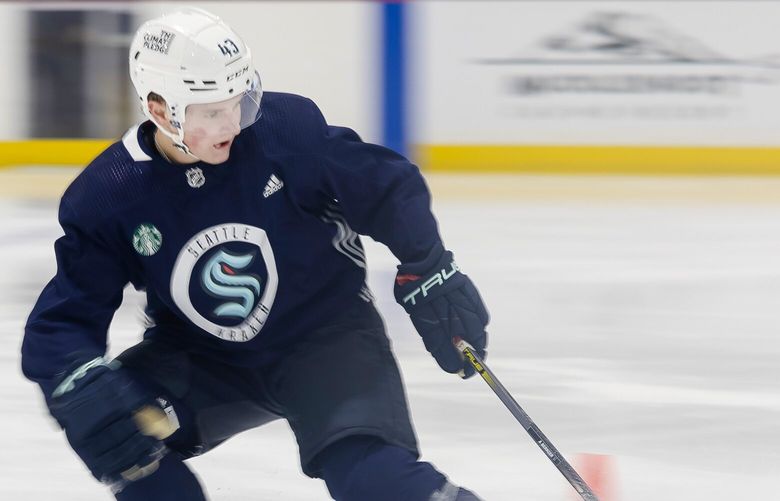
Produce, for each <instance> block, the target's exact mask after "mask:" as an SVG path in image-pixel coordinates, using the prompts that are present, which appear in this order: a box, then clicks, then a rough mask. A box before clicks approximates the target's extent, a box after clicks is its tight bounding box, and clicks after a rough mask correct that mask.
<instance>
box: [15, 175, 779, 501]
mask: <svg viewBox="0 0 780 501" xmlns="http://www.w3.org/2000/svg"><path fill="white" fill-rule="evenodd" d="M672 182H673V181H670V183H672ZM436 210H437V215H438V218H439V220H440V223H441V228H442V232H443V235H444V236H445V241H446V243H447V245H448V246H449V247H450V248H452V249H453V250H455V251H456V256H457V258H458V261H459V263H460V265H461V267H462V268H463V269H464V270H465V271H466V272H467V273H468V274H469V275H470V276H471V277H472V278H473V279H474V281H475V282H476V284H477V285H478V287H479V289H480V291H481V292H482V295H483V297H484V299H485V301H486V303H487V304H488V306H489V308H490V310H491V313H492V322H491V326H490V329H489V330H490V334H491V342H490V347H489V348H490V356H489V358H488V363H489V365H490V367H491V368H492V369H493V371H494V372H495V373H496V375H497V376H498V377H499V378H500V380H501V381H502V382H503V384H504V385H505V386H506V387H507V388H508V389H510V391H512V393H513V394H514V396H515V398H516V399H517V400H518V401H519V403H520V404H521V405H522V406H523V407H524V408H525V410H526V411H527V412H528V413H529V414H530V416H531V417H532V418H533V419H534V420H535V421H536V423H537V424H538V425H539V427H540V428H541V429H542V430H543V431H544V432H545V433H546V434H547V436H548V437H549V438H550V440H551V441H552V442H553V443H554V444H555V445H556V446H557V447H558V449H559V450H560V451H561V452H562V453H563V454H564V455H565V456H567V457H569V459H573V458H574V457H575V456H576V455H577V454H578V453H581V452H587V453H597V454H607V455H610V456H612V459H613V464H614V465H615V472H614V482H615V483H616V484H617V487H618V491H619V494H620V495H619V497H618V499H620V500H623V501H657V500H659V499H663V500H665V501H689V500H694V501H697V500H702V501H726V500H728V501H731V500H734V499H740V500H742V499H744V500H747V499H761V500H769V499H780V495H778V494H777V490H776V488H775V485H774V484H775V481H774V479H776V478H778V476H780V392H779V391H778V390H779V389H780V384H779V381H780V340H778V333H777V331H778V320H779V319H780V200H778V203H777V204H772V203H761V204H751V203H749V202H745V203H729V204H718V203H714V202H713V203H709V202H701V201H699V202H698V203H695V204H691V203H669V202H663V203H662V202H659V201H654V200H645V201H641V200H638V201H636V202H631V201H625V200H623V201H622V202H621V203H619V204H614V203H610V202H608V201H598V200H582V201H575V200H572V201H567V200H560V199H559V200H551V201H549V202H543V201H539V200H524V199H518V200H506V199H505V200H503V201H489V200H485V199H484V197H483V198H482V199H480V200H473V201H462V200H461V201H456V200H450V199H447V198H446V197H445V198H444V199H443V200H441V201H439V202H437V203H436ZM0 228H2V238H1V239H0V262H2V263H3V264H2V266H3V271H2V274H0V333H2V335H0V405H2V412H0V499H2V500H25V501H26V500H30V501H37V500H41V501H43V500H57V501H65V500H74V501H75V500H79V501H87V500H103V499H110V497H109V496H108V494H107V492H106V491H105V489H104V488H102V487H101V486H100V485H98V484H97V483H95V482H94V481H93V480H92V479H91V477H90V475H89V474H88V472H87V471H86V470H85V469H84V467H83V466H82V465H81V464H80V462H79V461H78V460H77V458H76V457H75V456H74V454H73V453H72V452H70V450H69V449H68V448H67V446H66V443H65V439H64V436H63V435H62V433H61V432H59V431H58V430H57V427H56V426H55V424H54V423H53V421H52V420H51V419H50V418H49V417H48V416H47V414H46V412H45V409H44V407H43V405H42V400H41V397H40V395H39V394H38V391H37V388H36V387H35V386H33V385H32V384H31V383H29V382H28V381H26V380H25V379H24V378H23V376H22V375H21V372H20V369H19V347H20V343H21V333H22V328H23V325H24V321H25V319H26V316H27V314H28V313H29V310H30V308H31V307H32V304H33V303H34V301H35V299H36V297H37V295H38V293H39V291H40V289H41V287H42V286H43V285H44V284H45V282H46V281H47V280H48V278H49V277H50V275H51V274H52V273H53V271H54V262H53V251H52V242H53V240H54V239H55V238H56V237H57V236H58V235H59V233H60V230H59V228H58V226H57V223H56V204H55V203H54V202H48V201H43V202H42V201H37V202H32V201H9V200H6V201H0ZM365 244H366V246H367V248H368V255H369V265H370V268H371V274H370V282H371V285H372V289H373V291H374V293H375V294H376V296H377V298H378V299H377V303H378V306H379V308H380V309H381V310H382V312H383V313H384V315H385V319H386V322H387V325H388V328H389V332H390V333H391V338H392V340H393V343H394V346H395V351H396V354H397V358H398V360H399V363H400V365H401V369H402V372H403V375H404V378H405V380H406V383H407V389H408V396H409V401H410V404H411V408H412V414H413V416H414V422H415V426H416V430H417V433H418V437H419V439H420V444H421V448H422V451H423V455H424V459H426V460H429V461H432V462H433V463H435V464H436V465H437V467H439V468H440V469H441V470H442V471H444V472H446V473H447V474H448V475H450V477H451V478H452V479H453V480H454V481H455V482H458V483H461V484H463V485H466V486H468V487H470V488H472V489H473V490H474V491H476V492H478V493H479V494H480V495H481V496H482V497H484V498H485V499H486V500H492V501H501V500H505V501H510V500H511V501H515V500H523V501H525V500H527V501H554V500H556V501H557V500H560V501H564V500H569V501H570V500H572V499H575V498H573V497H571V494H570V488H569V487H568V484H566V482H565V481H564V479H563V477H562V476H561V475H560V474H559V473H558V471H557V470H556V469H555V468H554V467H553V466H552V464H551V463H549V462H548V460H547V459H546V458H545V456H544V455H543V454H542V453H541V451H540V450H539V449H538V448H537V447H536V446H535V445H534V444H533V442H532V441H531V440H530V438H529V437H528V436H527V435H526V433H525V432H524V431H523V429H522V428H521V427H520V426H519V425H518V424H517V422H516V421H514V419H513V418H512V416H511V415H510V414H509V413H508V412H507V411H506V409H505V408H504V407H503V406H502V405H501V403H500V402H499V401H498V399H497V398H496V397H495V396H494V395H493V394H492V392H491V391H490V389H489V388H488V387H487V386H486V385H485V384H484V382H482V381H481V380H479V379H472V380H469V381H466V382H463V381H460V380H459V379H457V378H456V377H453V376H449V375H447V374H444V373H442V372H440V371H439V370H438V368H437V367H436V366H435V364H434V362H433V361H432V359H430V357H429V356H428V354H427V353H426V352H425V351H424V350H423V347H422V344H421V343H420V341H419V339H418V338H417V336H416V334H414V333H413V331H412V330H411V326H410V324H409V322H408V320H407V319H406V318H405V315H404V314H403V312H402V310H401V309H400V308H399V307H398V306H396V305H395V303H394V301H393V299H392V295H391V285H392V277H393V275H394V265H395V261H394V258H393V257H392V256H391V255H389V253H387V251H385V250H384V249H383V248H381V247H380V246H378V245H377V244H375V243H373V242H371V241H365ZM139 304H140V297H139V296H138V294H136V293H134V292H130V291H129V292H128V294H127V295H126V304H125V305H124V306H123V308H122V309H121V310H120V312H119V313H118V314H117V317H116V319H115V322H114V325H113V327H112V339H113V343H112V345H111V351H112V352H113V353H116V352H118V351H120V350H121V349H123V348H125V347H127V346H129V345H131V344H133V343H134V342H135V341H136V340H137V339H138V338H139V336H140V328H139V327H138V326H137V325H138V323H137V318H136V315H137V310H138V307H139ZM190 464H191V466H192V467H193V468H194V469H195V470H196V471H197V473H198V475H199V476H200V478H201V479H202V481H203V482H204V483H205V485H206V486H207V489H208V492H209V495H210V498H211V499H212V500H250V499H251V500H262V499H269V500H271V499H273V500H316V499H323V500H324V499H328V496H327V491H326V490H325V488H324V486H323V484H322V483H321V482H320V481H318V480H310V479H307V478H306V477H304V476H303V475H302V474H301V473H300V467H299V465H298V460H297V449H296V445H295V442H294V439H293V437H292V434H291V432H290V430H289V428H288V427H287V425H286V424H285V423H283V422H276V423H273V424H271V425H268V426H266V427H263V428H260V429H257V430H253V431H250V432H247V433H245V434H243V435H240V436H238V437H236V438H234V439H233V440H231V441H229V442H228V443H226V444H224V445H223V446H221V447H219V448H217V449H216V450H214V451H212V452H210V453H208V454H206V455H204V456H202V457H199V458H195V459H193V460H192V461H190Z"/></svg>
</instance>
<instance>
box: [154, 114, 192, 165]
mask: <svg viewBox="0 0 780 501" xmlns="http://www.w3.org/2000/svg"><path fill="white" fill-rule="evenodd" d="M148 116H149V119H150V120H151V121H152V123H153V124H154V125H155V126H156V127H157V130H159V131H160V132H162V133H163V134H165V135H166V136H168V137H169V138H170V140H171V141H172V142H173V145H174V146H175V147H176V148H177V149H178V150H179V151H181V152H182V153H185V154H187V155H189V156H191V157H192V158H194V159H195V160H197V161H200V158H198V157H196V156H195V155H193V154H192V152H191V151H190V148H189V147H188V146H187V145H186V144H184V129H183V128H181V127H177V128H176V129H177V131H178V133H177V134H173V133H171V132H169V131H168V130H167V129H166V128H165V127H161V126H160V124H159V123H157V120H155V119H154V117H153V116H151V114H149V115H148ZM171 125H172V126H173V124H171ZM174 127H175V126H174Z"/></svg>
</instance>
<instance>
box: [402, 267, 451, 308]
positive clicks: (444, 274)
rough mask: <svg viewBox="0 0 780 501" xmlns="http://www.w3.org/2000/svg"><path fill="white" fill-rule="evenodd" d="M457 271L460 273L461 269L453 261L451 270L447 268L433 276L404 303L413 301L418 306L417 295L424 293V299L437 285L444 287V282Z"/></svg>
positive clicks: (406, 298)
mask: <svg viewBox="0 0 780 501" xmlns="http://www.w3.org/2000/svg"><path fill="white" fill-rule="evenodd" d="M456 271H460V268H458V265H457V264H456V263H455V261H453V262H452V263H450V270H447V269H446V268H445V269H442V270H441V271H439V272H436V273H435V274H434V275H433V276H431V278H429V279H428V280H426V281H425V282H423V284H422V285H421V286H419V287H417V288H416V289H414V290H413V291H412V292H411V293H410V294H408V295H407V296H406V297H405V298H404V303H408V302H410V301H411V303H412V305H415V304H417V301H416V300H415V296H417V294H419V293H421V292H422V297H426V296H428V291H429V290H431V289H432V288H434V287H436V286H437V285H444V281H445V280H447V279H448V278H450V277H451V276H452V275H454V274H455V272H456Z"/></svg>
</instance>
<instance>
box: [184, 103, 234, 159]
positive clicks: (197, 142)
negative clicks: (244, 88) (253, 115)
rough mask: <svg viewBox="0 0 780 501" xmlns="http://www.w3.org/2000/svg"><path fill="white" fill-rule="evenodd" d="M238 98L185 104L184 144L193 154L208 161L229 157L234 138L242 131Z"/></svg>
mask: <svg viewBox="0 0 780 501" xmlns="http://www.w3.org/2000/svg"><path fill="white" fill-rule="evenodd" d="M241 97H242V96H236V97H233V98H230V99H228V100H226V101H220V102H218V103H210V104H191V105H189V106H187V119H186V120H185V121H184V144H186V145H187V146H188V147H189V149H190V151H191V152H192V154H193V155H195V156H196V157H198V158H199V159H201V160H202V161H204V162H206V163H209V164H221V163H222V162H225V161H226V160H227V159H228V157H229V156H230V146H231V145H232V144H233V139H234V138H235V137H236V136H237V135H238V133H239V132H241V126H240V123H241Z"/></svg>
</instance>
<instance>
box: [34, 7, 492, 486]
mask: <svg viewBox="0 0 780 501" xmlns="http://www.w3.org/2000/svg"><path fill="white" fill-rule="evenodd" d="M129 59H130V75H131V78H132V82H133V85H134V86H135V90H136V91H137V93H138V97H139V101H140V104H141V105H142V108H143V111H144V113H145V115H146V117H147V118H148V120H147V121H145V122H143V123H141V124H140V125H137V126H135V127H133V128H132V129H130V130H129V131H128V132H127V134H126V135H125V136H124V137H123V138H122V140H121V141H119V142H117V143H115V144H113V145H112V146H110V147H109V148H108V149H107V150H106V151H104V152H103V153H102V154H101V155H100V156H98V157H97V158H96V159H95V160H94V161H93V162H92V163H91V164H90V165H89V166H88V167H87V168H86V169H85V170H84V171H83V172H82V173H81V175H79V176H78V178H77V179H76V180H75V181H74V182H73V183H72V184H71V185H70V187H69V188H68V189H67V191H66V192H65V194H64V196H63V197H62V201H61V205H60V211H59V220H60V223H61V225H62V227H63V229H64V231H65V234H64V236H63V237H61V238H60V239H58V240H57V242H56V243H55V252H56V257H57V273H56V275H55V277H54V278H53V279H52V280H51V282H49V284H48V285H47V286H46V287H45V288H44V290H43V292H42V293H41V296H40V298H39V299H38V302H37V303H36V305H35V307H34V309H33V311H32V313H31V314H30V317H29V320H28V322H27V326H26V331H25V337H24V343H23V347H22V355H23V357H22V367H23V370H24V373H25V375H26V376H27V377H29V378H30V379H32V380H34V381H36V382H37V383H38V384H39V385H40V387H41V388H42V390H43V393H44V396H45V400H46V404H47V405H48V408H49V410H50V412H51V414H52V415H53V416H54V418H55V419H56V420H57V422H58V423H59V424H60V426H61V427H62V428H63V429H64V430H65V433H66V436H67V439H68V441H69V443H70V445H71V446H72V447H73V449H74V450H75V451H76V452H77V453H78V455H79V456H80V457H81V459H82V460H83V461H84V463H85V464H86V466H87V467H88V468H89V469H90V471H91V472H92V474H93V475H94V476H95V477H96V478H97V479H98V480H100V481H102V482H104V483H106V484H107V485H109V486H110V487H111V489H112V492H113V493H114V494H115V496H116V498H117V499H120V500H144V501H150V500H187V501H193V500H202V499H205V495H204V493H203V491H202V489H201V486H200V485H199V482H198V481H197V479H196V477H195V476H194V475H193V473H192V472H191V471H190V470H189V468H188V467H187V466H186V465H185V463H184V462H183V461H184V460H186V459H187V458H189V457H192V456H194V455H197V454H202V453H204V452H206V451H208V450H209V449H211V448H213V447H215V446H217V445H218V444H220V443H221V442H223V441H224V440H226V439H228V438H230V437H232V436H234V435H236V434H237V433H240V432H241V431H244V430H247V429H249V428H253V427H256V426H259V425H262V424H264V423H267V422H269V421H271V420H275V419H280V418H284V419H286V420H287V421H288V422H289V424H290V426H291V428H292V430H293V431H294V433H295V436H296V439H297V442H298V446H299V450H300V460H301V466H302V469H303V472H304V473H305V474H306V475H308V476H310V477H314V478H321V479H323V480H324V481H325V482H326V485H327V488H328V490H329V492H330V494H331V495H332V497H333V498H334V499H338V500H355V501H358V500H359V501H366V500H373V501H382V500H388V501H389V500H401V499H403V500H420V501H422V500H439V501H444V500H459V501H466V500H474V499H477V498H476V497H475V496H474V494H472V493H470V492H469V491H467V490H466V489H463V488H459V487H457V486H455V485H453V484H451V483H450V482H449V481H448V480H447V478H446V477H445V476H444V475H443V474H442V473H440V472H439V471H437V470H436V469H435V468H434V467H433V466H432V465H431V464H429V463H426V462H422V461H418V460H417V459H418V456H419V454H418V449H417V443H416V438H415V436H414V432H413V430H412V425H411V421H410V418H409V414H408V410H407V404H406V397H405V394H404V389H403V386H402V382H401V379H400V376H399V373H398V369H397V365H396V363H395V360H394V358H393V355H392V353H391V351H390V348H389V342H388V339H387V337H386V335H385V332H384V327H383V324H382V320H381V318H380V317H379V315H378V313H377V311H376V310H375V308H374V305H373V303H372V298H371V293H370V291H369V290H368V288H367V287H366V284H365V277H366V275H365V266H366V263H365V259H364V253H363V247H362V245H361V243H360V239H359V238H358V233H360V234H366V235H370V236H371V237H373V238H374V239H375V240H377V241H380V242H383V243H384V244H386V245H387V246H388V247H389V248H390V250H391V251H392V252H393V253H394V255H395V256H396V257H397V258H398V259H399V261H400V263H401V264H400V265H399V267H398V275H397V278H396V283H395V297H396V298H397V300H398V301H399V303H400V304H401V305H402V306H403V307H404V308H405V309H406V311H407V312H408V313H409V315H410V317H411V320H412V322H413V324H414V325H415V327H416V328H417V330H418V332H419V333H420V335H421V336H422V339H423V342H424V345H425V347H426V349H427V350H428V351H429V352H430V353H431V354H432V355H433V357H434V358H435V359H436V361H437V362H438V364H439V365H440V366H441V368H442V369H444V370H445V371H447V372H451V373H456V372H459V371H462V370H464V363H463V361H462V358H461V356H460V354H459V353H458V351H457V350H456V349H455V348H454V347H453V344H452V338H453V337H454V336H460V337H462V338H464V339H465V340H467V341H468V342H470V343H471V344H472V345H473V346H475V347H476V349H477V350H478V351H479V352H480V353H481V354H484V348H485V345H486V333H485V326H486V324H487V322H488V314H487V312H486V310H485V307H484V305H483V303H482V300H481V299H480V297H479V294H478V293H477V290H476V289H475V287H474V285H473V284H472V282H471V281H470V280H469V279H468V278H467V277H466V276H465V275H463V274H462V273H461V272H460V271H459V270H458V268H457V266H456V265H455V263H454V261H453V257H452V254H451V253H450V252H448V251H446V250H445V248H444V246H443V244H442V241H441V238H440V236H439V233H438V230H437V225H436V221H435V219H434V217H433V216H432V214H431V212H430V197H429V193H428V190H427V188H426V186H425V184H424V182H423V179H422V177H421V176H420V173H419V171H418V169H417V168H416V167H415V166H414V165H412V164H411V163H409V162H408V161H407V160H406V159H405V158H403V157H402V156H400V155H398V154H396V153H394V152H392V151H390V150H388V149H385V148H382V147H380V146H375V145H371V144H367V143H364V142H362V141H361V139H360V138H359V137H358V135H357V134H355V132H353V131H352V130H350V129H347V128H343V127H336V126H330V125H328V124H327V123H326V121H325V119H324V118H323V117H322V115H321V113H320V111H319V110H318V108H317V106H316V105H315V104H314V103H313V102H312V101H310V100H308V99H306V98H303V97H300V96H296V95H291V94H282V93H271V92H267V93H265V94H263V92H262V90H261V86H260V78H259V75H258V73H257V72H256V71H255V68H254V66H253V63H252V57H251V54H250V51H249V48H248V47H246V46H245V44H244V43H243V42H242V40H241V39H240V38H239V36H238V35H237V34H236V33H235V32H233V31H232V30H231V29H230V28H229V27H228V26H227V25H226V24H225V23H223V22H222V21H221V20H220V19H219V18H217V17H215V16H213V15H211V14H209V13H207V12H205V11H201V10H194V9H187V10H183V11H180V12H177V13H174V14H171V15H168V16H163V17H161V18H157V19H154V20H152V21H149V22H147V23H146V24H144V25H143V26H141V28H140V29H139V30H138V32H137V33H136V35H135V38H134V40H133V42H132V45H131V47H130V58H129ZM261 98H262V102H261ZM128 283H130V284H133V285H134V286H135V287H136V288H137V289H139V290H145V291H146V295H147V301H148V306H147V313H148V318H149V320H150V322H149V325H148V326H147V327H148V328H147V329H146V331H145V333H144V340H143V341H142V342H141V343H140V344H138V345H136V346H134V347H132V348H130V349H129V350H127V351H125V352H124V353H122V354H121V355H120V356H119V357H117V358H116V359H114V360H107V359H106V358H104V356H105V352H106V343H107V339H106V338H107V329H108V326H109V324H110V322H111V318H112V316H113V314H114V312H115V311H116V309H117V308H118V307H119V305H120V303H121V301H122V290H123V288H124V287H125V285H127V284H128ZM334 361H336V363H334ZM466 375H469V374H468V372H467V373H466ZM441 418H442V419H457V409H450V410H449V413H448V412H447V411H444V412H443V414H442V416H441ZM265 453H266V452H264V451H258V454H265Z"/></svg>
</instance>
